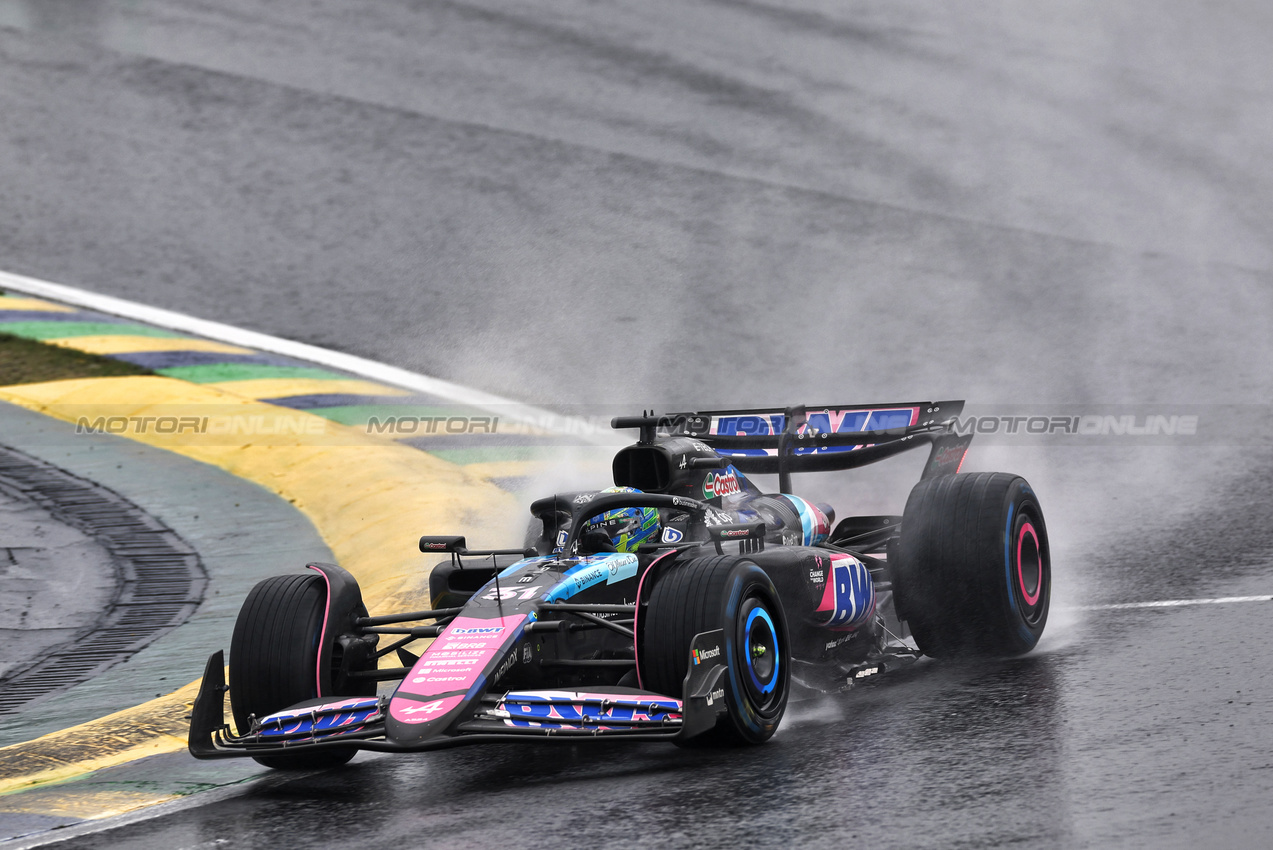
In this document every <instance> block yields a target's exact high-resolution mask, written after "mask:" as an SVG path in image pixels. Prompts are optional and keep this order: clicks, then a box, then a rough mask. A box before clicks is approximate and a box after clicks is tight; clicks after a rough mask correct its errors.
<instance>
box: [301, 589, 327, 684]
mask: <svg viewBox="0 0 1273 850" xmlns="http://www.w3.org/2000/svg"><path fill="white" fill-rule="evenodd" d="M306 569H310V570H313V571H314V572H316V573H318V574H319V575H320V576H322V577H323V587H325V588H326V589H327V598H326V599H324V600H323V630H322V631H321V632H319V635H318V661H317V662H315V664H314V693H316V694H318V695H319V696H320V697H321V696H324V694H323V647H324V646H326V645H327V618H328V616H329V615H330V614H331V607H332V583H331V581H329V580H328V578H327V573H325V572H323V571H322V570H320V569H319V568H318V567H316V566H314V565H313V564H307V565H306Z"/></svg>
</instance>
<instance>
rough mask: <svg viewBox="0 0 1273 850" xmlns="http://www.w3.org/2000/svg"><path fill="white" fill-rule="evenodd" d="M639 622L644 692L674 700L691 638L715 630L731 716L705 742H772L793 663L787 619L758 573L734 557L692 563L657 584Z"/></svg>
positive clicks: (687, 660)
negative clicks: (721, 635)
mask: <svg viewBox="0 0 1273 850" xmlns="http://www.w3.org/2000/svg"><path fill="white" fill-rule="evenodd" d="M641 616H642V618H643V622H642V624H641V634H642V636H643V639H642V645H641V648H640V652H639V661H640V671H641V684H642V686H643V687H644V688H647V689H649V690H653V691H657V692H659V693H663V694H669V695H674V696H677V697H680V696H681V695H682V687H683V684H684V681H685V675H686V673H687V671H688V669H689V665H690V644H691V642H692V641H693V640H694V636H695V635H697V634H699V633H701V632H710V631H715V630H717V629H721V630H723V631H724V633H725V645H724V647H723V649H724V652H725V667H726V675H725V678H724V682H725V703H726V705H727V706H728V708H729V712H728V719H727V720H724V719H723V720H722V721H721V722H720V723H719V724H718V725H717V726H716V728H715V730H713V731H712V732H708V733H707V736H708V737H711V738H716V739H719V740H722V741H725V742H729V743H747V744H759V743H763V742H764V741H767V740H768V739H769V738H771V737H772V736H773V734H774V732H775V731H777V729H778V724H779V722H780V721H781V720H782V715H783V712H785V711H786V708H787V696H788V692H789V691H790V682H791V662H790V657H789V648H788V647H789V642H788V637H787V623H786V616H785V614H784V612H783V608H782V603H781V602H780V601H779V598H778V591H777V590H776V589H775V588H774V584H773V581H771V580H770V578H769V576H768V575H767V574H766V573H765V571H764V570H762V569H761V568H760V567H758V566H757V565H756V564H754V563H752V562H751V561H748V560H746V559H745V558H739V557H737V556H734V555H713V556H707V557H702V558H695V559H693V560H691V561H688V562H686V563H684V564H680V565H677V566H675V567H673V568H672V569H671V571H669V572H668V573H667V574H666V575H664V576H663V577H662V578H661V579H659V581H658V583H657V584H656V585H655V586H654V589H653V590H652V591H651V593H650V603H649V605H648V607H647V608H646V609H645V611H644V612H643V613H642V615H641Z"/></svg>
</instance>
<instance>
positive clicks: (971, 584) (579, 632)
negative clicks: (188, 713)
mask: <svg viewBox="0 0 1273 850" xmlns="http://www.w3.org/2000/svg"><path fill="white" fill-rule="evenodd" d="M962 408H963V402H961V401H943V402H924V403H917V404H895V405H871V406H852V405H839V406H832V407H824V408H809V407H803V406H801V407H793V408H788V409H785V410H728V411H708V412H701V413H676V414H667V415H663V416H640V417H621V418H618V419H616V420H614V423H613V424H614V426H615V427H616V428H621V429H627V428H633V429H638V430H639V432H640V438H639V440H638V441H637V442H636V443H635V444H634V445H630V446H628V447H626V448H623V449H621V450H620V451H619V452H618V453H617V454H616V456H615V458H614V464H613V471H614V484H615V486H614V487H612V488H609V489H606V490H601V491H588V492H577V493H563V494H557V495H553V496H549V497H548V498H544V499H540V500H539V501H536V502H534V503H533V504H532V505H531V515H532V519H531V523H530V530H529V531H528V534H527V539H526V541H525V545H524V547H523V548H521V549H504V550H482V551H475V550H470V549H468V548H466V544H465V541H464V538H462V537H438V536H426V537H423V538H421V539H420V549H421V551H423V552H425V553H439V554H445V555H447V556H449V560H447V561H445V562H443V563H440V564H438V565H437V566H435V567H433V570H432V572H431V574H430V577H429V581H430V590H431V595H432V599H431V600H430V608H429V609H428V610H420V611H410V612H404V613H398V614H380V615H377V616H369V614H368V612H367V610H366V608H365V606H364V605H363V602H362V596H361V593H360V591H359V588H358V584H357V582H356V580H355V579H354V578H353V576H351V575H350V574H349V573H348V572H346V571H345V570H343V569H341V568H340V567H337V566H334V565H330V564H310V565H309V567H308V572H305V573H300V574H295V575H283V576H276V577H274V578H269V579H265V580H264V581H262V582H260V583H259V584H258V585H256V587H255V588H253V590H252V592H251V593H250V594H249V595H248V598H247V600H246V601H245V602H244V603H243V608H242V610H241V611H240V613H239V617H238V620H237V622H236V624H235V628H234V635H233V638H232V642H231V646H230V668H229V670H230V673H229V680H230V681H229V686H228V687H227V686H226V684H225V677H224V675H223V657H222V653H221V652H216V653H214V654H213V655H212V657H211V658H209V659H208V663H207V667H206V669H205V672H204V677H203V684H202V688H201V689H200V692H199V696H198V698H197V700H196V702H195V706H194V712H193V715H192V720H191V726H190V752H191V753H192V754H194V755H195V756H196V757H198V758H221V757H228V756H250V757H252V758H255V759H256V760H257V761H259V762H261V763H262V764H265V765H268V766H270V767H276V768H299V767H316V766H327V765H336V764H341V763H343V762H345V761H347V760H348V759H350V758H351V757H352V756H353V755H354V753H355V752H356V751H357V750H360V749H366V750H378V751H387V752H411V751H421V750H430V749H436V748H440V747H450V746H455V745H459V744H468V743H479V742H486V741H511V740H536V741H541V740H545V739H549V740H561V741H575V740H578V739H580V738H614V739H619V738H623V739H629V740H636V741H656V740H658V741H671V742H676V743H682V742H689V741H695V740H700V741H701V740H707V739H715V740H722V741H733V742H740V743H753V744H754V743H761V742H763V741H765V740H767V739H768V738H769V737H770V736H772V735H773V734H774V732H775V730H777V728H778V725H779V723H780V722H781V720H782V717H783V713H784V711H785V710H786V706H787V703H788V701H789V700H790V699H792V698H797V697H800V696H804V695H810V694H817V693H826V692H829V691H838V690H844V689H846V688H848V687H851V686H852V685H853V684H854V683H855V682H858V681H861V680H863V679H866V678H868V677H874V676H877V675H879V674H882V673H885V672H887V671H888V670H891V669H894V668H896V667H899V666H903V665H906V664H909V663H910V662H912V661H914V660H915V659H916V658H918V657H919V656H920V655H921V654H922V655H929V656H934V657H938V658H945V657H951V656H1012V655H1018V654H1021V653H1025V652H1028V651H1030V650H1031V649H1032V648H1033V647H1034V646H1035V644H1036V643H1037V642H1038V640H1039V636H1040V635H1041V634H1042V632H1043V628H1044V625H1045V623H1046V621H1047V615H1048V602H1049V594H1050V589H1051V575H1050V566H1049V555H1048V537H1047V531H1046V529H1045V527H1044V522H1043V512H1042V509H1041V508H1040V506H1039V501H1038V498H1037V497H1036V496H1035V493H1034V491H1033V490H1032V489H1031V488H1030V485H1029V484H1027V483H1026V482H1025V480H1024V479H1022V478H1021V477H1019V476H1016V475H1008V474H1004V473H975V474H963V473H960V471H959V470H960V467H961V466H962V464H963V459H964V456H965V453H966V452H967V450H968V446H969V443H970V442H971V440H972V437H971V435H970V434H967V435H961V434H960V433H958V432H957V431H956V429H955V424H956V421H957V420H956V417H957V416H958V415H959V413H960V412H961V411H962ZM920 446H928V447H929V454H928V460H927V462H926V465H925V467H924V472H923V474H922V477H921V480H920V481H919V483H918V484H916V485H915V487H914V489H913V490H912V491H911V494H910V497H909V499H908V500H907V503H906V507H905V510H904V512H903V513H902V514H901V515H900V516H853V517H847V518H844V519H841V520H840V521H839V522H836V521H835V514H834V512H833V510H832V509H831V508H830V507H829V506H826V505H819V504H813V503H811V502H809V501H807V500H805V499H803V498H801V497H799V496H796V495H793V494H792V492H791V489H792V488H791V477H792V475H793V474H795V473H803V472H815V471H838V470H847V469H851V468H853V467H857V466H861V465H863V464H867V463H872V462H874V461H877V460H881V459H883V458H887V457H890V456H893V455H895V454H898V453H899V452H903V451H906V450H908V449H912V448H917V447H920ZM764 474H770V475H776V476H777V481H778V491H779V492H777V493H765V492H762V490H761V489H760V488H759V487H757V486H756V484H755V483H754V482H753V481H752V480H751V479H750V478H749V477H748V476H749V475H764ZM428 638H432V639H433V640H432V642H431V643H430V644H428V646H427V647H425V648H424V649H423V650H418V649H415V648H413V647H418V646H419V644H418V643H417V642H419V641H423V640H424V639H428ZM389 665H394V666H389ZM391 682H396V683H397V684H396V685H394V686H393V687H392V689H391V690H388V689H387V688H388V687H389V686H388V685H387V684H385V685H382V683H391ZM227 690H228V691H229V693H230V702H231V709H232V712H233V715H234V728H235V730H237V731H232V730H231V728H230V727H229V726H228V725H227V724H226V722H225V717H224V698H223V697H224V693H225V692H226V691H227Z"/></svg>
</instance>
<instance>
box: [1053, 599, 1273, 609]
mask: <svg viewBox="0 0 1273 850" xmlns="http://www.w3.org/2000/svg"><path fill="white" fill-rule="evenodd" d="M1230 602H1273V596H1219V597H1216V598H1215V599H1164V600H1161V601H1158V602H1119V603H1116V604H1113V605H1074V606H1071V607H1068V608H1066V609H1065V610H1067V611H1123V610H1126V609H1129V608H1180V607H1183V606H1185V605H1227V604H1229V603H1230Z"/></svg>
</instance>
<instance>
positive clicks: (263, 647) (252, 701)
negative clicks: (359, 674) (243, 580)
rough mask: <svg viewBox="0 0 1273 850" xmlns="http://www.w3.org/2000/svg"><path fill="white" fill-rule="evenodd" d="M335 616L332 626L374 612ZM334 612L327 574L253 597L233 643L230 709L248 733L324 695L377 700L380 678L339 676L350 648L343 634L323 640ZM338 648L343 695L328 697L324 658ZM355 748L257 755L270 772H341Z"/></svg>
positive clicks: (279, 579) (272, 582)
mask: <svg viewBox="0 0 1273 850" xmlns="http://www.w3.org/2000/svg"><path fill="white" fill-rule="evenodd" d="M358 607H359V609H360V610H358V611H347V612H333V616H332V618H331V619H332V621H333V622H342V621H344V619H345V617H346V616H351V615H352V616H366V613H367V612H366V609H365V608H362V606H361V605H360V606H358ZM326 613H327V585H326V582H324V581H323V577H322V576H321V575H318V574H315V573H308V574H305V575H286V576H274V577H273V578H267V579H265V580H264V581H261V582H259V583H258V584H257V585H256V587H254V588H252V592H251V593H249V594H248V597H247V599H246V600H245V601H244V602H243V607H242V609H240V611H239V617H238V620H236V621H235V624H234V637H233V638H232V639H231V642H230V708H231V710H232V712H233V714H234V723H235V725H236V726H237V727H238V730H239V734H240V735H242V734H244V733H245V732H247V730H248V729H249V728H250V727H251V720H250V718H251V717H252V716H256V717H257V718H262V717H265V716H267V715H269V714H273V713H274V712H276V711H281V710H283V709H285V708H287V707H289V706H292V705H296V704H297V703H299V702H303V701H305V700H313V699H317V698H318V697H320V696H322V697H332V698H337V697H353V696H374V695H375V693H376V683H375V682H374V681H373V680H346V679H344V677H340V676H338V675H337V673H338V671H339V670H340V668H341V665H342V662H343V659H342V647H341V646H340V644H339V643H338V641H337V638H338V636H337V635H326V636H324V635H323V623H324V619H325V618H324V615H325V614H326ZM320 641H326V642H327V643H328V644H329V645H330V650H331V654H330V659H331V661H330V664H331V667H332V668H334V669H333V670H330V671H327V676H326V678H327V680H328V681H329V682H339V685H340V687H339V688H337V689H336V690H338V691H339V692H338V693H322V694H320V693H319V691H320V686H319V677H320V676H321V675H322V673H321V672H320V671H319V669H318V667H319V659H320V657H321V655H322V649H323V646H322V645H321V644H320ZM354 753H355V750H354V749H353V748H352V747H351V748H347V749H346V748H332V749H327V750H321V751H317V752H309V753H304V752H302V753H298V754H295V755H277V756H276V755H271V756H253V758H255V759H256V760H257V761H258V762H260V763H261V764H263V765H265V766H266V767H273V768H279V769H304V768H316V767H334V766H336V765H341V764H344V763H345V762H347V761H349V760H350V759H351V758H353V757H354Z"/></svg>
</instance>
